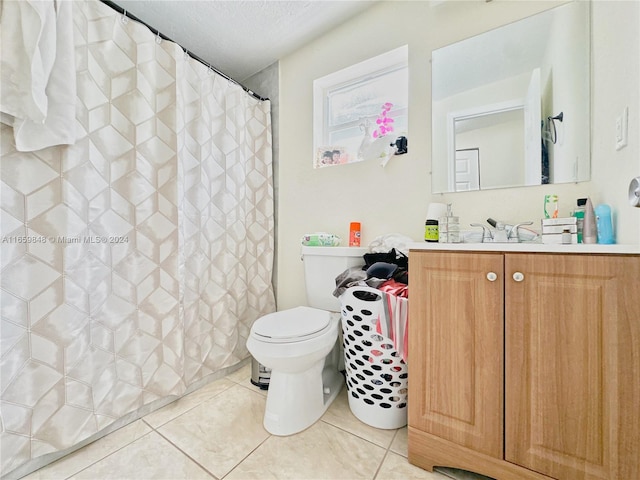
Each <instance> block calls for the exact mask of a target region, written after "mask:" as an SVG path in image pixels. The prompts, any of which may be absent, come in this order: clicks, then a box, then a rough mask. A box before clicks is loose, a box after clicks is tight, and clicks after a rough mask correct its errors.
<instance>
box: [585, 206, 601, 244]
mask: <svg viewBox="0 0 640 480" xmlns="http://www.w3.org/2000/svg"><path fill="white" fill-rule="evenodd" d="M597 241H598V226H597V224H596V214H595V212H594V210H593V204H592V203H591V198H589V197H587V203H586V204H585V206H584V224H583V226H582V242H583V243H596V242H597Z"/></svg>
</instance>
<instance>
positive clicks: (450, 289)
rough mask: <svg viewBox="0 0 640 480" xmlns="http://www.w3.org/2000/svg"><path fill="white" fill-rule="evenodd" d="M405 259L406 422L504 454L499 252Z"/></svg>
mask: <svg viewBox="0 0 640 480" xmlns="http://www.w3.org/2000/svg"><path fill="white" fill-rule="evenodd" d="M410 265H411V266H410V269H409V275H410V280H409V285H410V288H411V299H410V302H409V312H410V322H409V362H408V365H409V425H410V426H411V427H414V428H417V429H419V430H421V431H424V432H428V433H431V434H433V435H436V436H438V437H440V438H444V439H446V440H450V441H452V442H455V443H456V444H458V445H462V446H465V447H468V448H471V449H473V450H475V451H477V452H482V453H485V454H487V455H491V456H493V457H497V458H502V455H503V451H502V448H503V446H502V439H503V421H502V409H503V353H504V349H503V339H504V336H503V299H504V297H503V295H504V291H503V280H504V279H503V274H502V271H503V256H502V255H501V254H494V253H489V254H470V253H448V252H444V253H443V252H415V253H414V252H412V254H411V260H410ZM490 273H493V274H494V275H495V276H494V275H489V278H490V279H491V280H489V279H488V278H487V275H488V274H490Z"/></svg>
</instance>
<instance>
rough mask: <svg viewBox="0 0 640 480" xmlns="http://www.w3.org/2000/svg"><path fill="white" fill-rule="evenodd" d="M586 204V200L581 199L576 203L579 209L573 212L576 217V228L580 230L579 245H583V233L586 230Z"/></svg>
mask: <svg viewBox="0 0 640 480" xmlns="http://www.w3.org/2000/svg"><path fill="white" fill-rule="evenodd" d="M586 203H587V199H586V198H579V199H578V200H577V202H576V204H577V207H576V209H575V210H574V211H573V216H574V217H576V226H577V229H578V243H582V231H583V230H584V210H585V208H584V206H585V204H586Z"/></svg>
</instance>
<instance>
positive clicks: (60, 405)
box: [0, 0, 275, 474]
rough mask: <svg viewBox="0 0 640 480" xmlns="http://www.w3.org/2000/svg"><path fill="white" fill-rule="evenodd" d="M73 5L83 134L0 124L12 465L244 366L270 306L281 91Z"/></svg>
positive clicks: (86, 4)
mask: <svg viewBox="0 0 640 480" xmlns="http://www.w3.org/2000/svg"><path fill="white" fill-rule="evenodd" d="M73 10H74V25H75V32H74V37H75V48H76V70H77V77H76V78H77V87H78V93H77V109H76V122H77V130H78V139H77V141H76V143H75V144H74V145H72V146H60V147H51V148H47V149H43V150H40V151H37V152H31V153H22V152H17V151H16V150H15V148H14V147H13V146H12V143H13V137H12V131H11V128H10V127H7V126H4V125H2V127H1V132H0V133H1V135H2V158H1V160H0V176H1V177H0V178H1V181H2V183H1V189H2V192H1V193H2V200H1V203H0V206H1V210H2V211H1V214H2V219H1V220H2V222H1V229H2V231H1V237H2V243H1V244H0V247H1V264H0V268H1V281H0V283H1V285H0V287H1V295H2V296H1V299H0V301H1V317H2V318H1V331H0V333H1V344H0V347H1V358H0V368H1V372H0V373H1V384H0V389H1V392H0V394H1V397H0V417H1V421H2V425H1V428H2V431H1V436H2V438H1V452H0V457H1V459H2V463H1V465H0V468H1V470H2V473H3V474H6V473H8V472H10V471H12V470H14V469H15V468H17V467H19V466H21V465H23V464H25V463H28V462H30V461H31V460H32V459H34V458H36V457H39V456H41V455H45V454H48V453H52V452H57V451H60V450H64V449H66V448H69V447H71V446H73V445H74V444H76V443H78V442H81V441H82V440H84V439H86V438H88V437H89V436H91V435H94V434H95V433H96V432H99V431H100V430H102V429H104V428H105V427H107V426H109V425H110V424H112V423H113V422H114V421H116V420H117V419H118V418H121V417H122V416H124V415H126V414H129V413H131V412H135V411H136V410H137V409H139V408H140V407H142V406H144V405H147V404H149V403H151V402H153V401H154V400H158V399H161V398H164V397H167V396H179V395H181V394H183V393H184V392H185V390H186V389H187V388H188V387H189V386H190V385H192V384H194V383H195V382H198V381H200V380H204V379H206V377H207V376H208V375H210V374H212V373H215V372H217V371H219V370H221V369H222V368H225V367H228V366H232V365H235V364H237V363H238V362H239V361H241V360H242V359H244V358H246V357H247V356H248V352H247V350H246V347H245V341H246V338H247V336H248V333H249V329H250V327H251V324H252V323H253V321H254V320H255V319H256V318H258V317H259V316H261V315H264V314H266V313H269V312H272V311H274V310H275V301H274V296H273V291H272V285H271V275H272V265H273V233H274V220H273V187H272V165H271V123H270V111H269V109H270V104H269V102H268V101H262V102H261V101H259V100H256V99H254V98H252V97H250V96H249V95H247V94H246V93H245V92H244V91H243V90H242V88H241V87H239V86H237V85H235V84H232V83H230V82H228V81H227V80H225V79H223V78H222V77H221V76H219V75H217V74H215V73H213V72H210V71H208V68H207V67H206V66H204V65H202V64H200V63H198V62H196V61H194V60H192V59H189V58H188V57H186V56H185V55H184V53H183V52H182V50H181V49H180V47H179V46H177V45H175V44H173V43H171V42H167V41H162V42H157V41H156V37H155V35H153V34H152V33H151V32H150V31H149V30H148V29H147V28H146V27H144V26H142V25H140V24H137V23H136V22H133V21H127V22H123V21H122V16H121V15H119V14H117V13H116V12H114V11H113V10H111V9H110V8H108V7H107V6H105V5H103V4H101V3H99V2H97V1H94V0H88V1H76V2H74V4H73Z"/></svg>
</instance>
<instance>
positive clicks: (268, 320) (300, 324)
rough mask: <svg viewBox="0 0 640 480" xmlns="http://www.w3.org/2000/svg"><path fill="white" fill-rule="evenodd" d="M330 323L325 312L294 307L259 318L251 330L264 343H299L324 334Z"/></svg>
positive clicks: (329, 317)
mask: <svg viewBox="0 0 640 480" xmlns="http://www.w3.org/2000/svg"><path fill="white" fill-rule="evenodd" d="M330 321H331V314H330V313H329V312H327V311H325V310H320V309H317V308H311V307H296V308H291V309H289V310H283V311H281V312H275V313H270V314H268V315H265V316H264V317H261V318H259V319H258V320H256V321H255V323H254V324H253V327H251V330H252V331H253V333H254V334H255V335H256V336H258V337H262V338H263V339H264V340H265V341H271V342H287V341H300V340H307V339H309V338H312V337H315V336H317V335H319V334H320V333H322V332H324V330H326V329H327V328H329V325H330V323H331V322H330Z"/></svg>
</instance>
